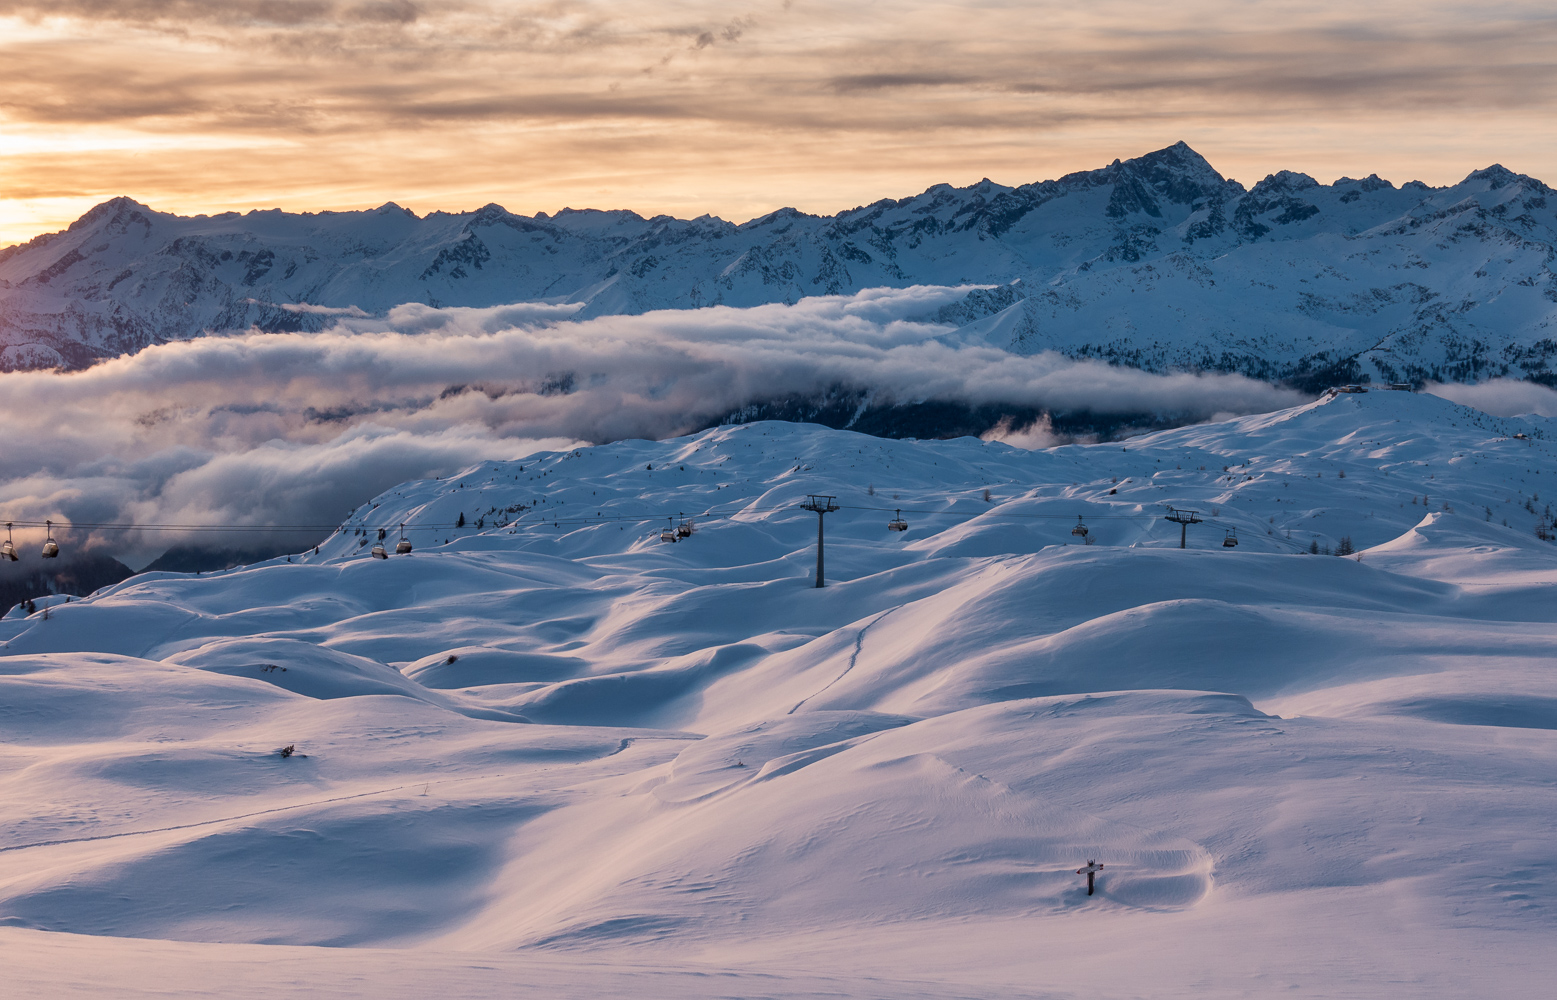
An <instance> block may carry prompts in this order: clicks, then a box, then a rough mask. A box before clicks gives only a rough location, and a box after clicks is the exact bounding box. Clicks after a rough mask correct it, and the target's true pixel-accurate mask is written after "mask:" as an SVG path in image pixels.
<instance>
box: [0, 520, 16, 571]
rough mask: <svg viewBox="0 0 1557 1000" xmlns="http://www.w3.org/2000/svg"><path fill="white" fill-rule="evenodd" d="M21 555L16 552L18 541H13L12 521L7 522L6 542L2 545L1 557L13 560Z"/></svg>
mask: <svg viewBox="0 0 1557 1000" xmlns="http://www.w3.org/2000/svg"><path fill="white" fill-rule="evenodd" d="M20 558H21V557H20V556H18V555H17V554H16V543H15V542H13V541H11V522H10V521H7V522H5V544H4V545H0V559H9V560H11V561H12V562H16V560H18V559H20Z"/></svg>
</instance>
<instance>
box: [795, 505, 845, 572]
mask: <svg viewBox="0 0 1557 1000" xmlns="http://www.w3.org/2000/svg"><path fill="white" fill-rule="evenodd" d="M836 499H838V498H837V497H824V496H820V495H818V494H815V493H812V494H811V495H810V496H808V497H806V502H805V503H803V504H801V505H800V509H801V510H814V511H816V585H817V586H818V587H820V586H822V515H823V514H831V513H832V512H833V511H835V510H837V509H838V505H837V504H835V503H833V501H834V500H836Z"/></svg>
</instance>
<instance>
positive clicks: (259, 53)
mask: <svg viewBox="0 0 1557 1000" xmlns="http://www.w3.org/2000/svg"><path fill="white" fill-rule="evenodd" d="M0 66H3V67H4V72H3V73H0V245H4V244H6V243H10V242H15V241H19V240H23V239H26V238H28V237H30V236H32V235H34V234H36V233H38V232H42V231H48V230H53V229H57V228H61V227H62V226H63V225H64V224H66V223H68V222H69V221H70V220H71V219H74V218H75V217H76V216H78V215H79V214H80V213H81V212H82V211H83V210H84V209H85V208H87V207H89V206H90V205H91V204H94V203H96V202H98V201H100V200H102V199H104V198H107V197H110V196H113V195H116V194H128V195H132V196H134V197H136V198H138V199H140V200H142V201H145V202H148V203H150V204H152V205H153V206H155V207H157V208H160V209H165V210H172V211H179V212H186V213H193V212H211V211H221V210H225V209H229V208H236V209H247V208H253V207H282V208H287V209H291V210H308V209H319V208H358V207H367V206H372V205H377V204H381V203H382V202H384V201H386V200H391V199H392V200H395V201H398V202H400V203H402V204H404V205H406V206H408V207H411V208H413V209H415V210H417V211H420V212H425V211H429V210H433V209H440V208H441V209H448V210H458V209H466V208H473V207H476V206H479V205H481V204H484V203H486V202H489V201H496V202H499V203H501V204H503V205H505V206H507V207H508V208H510V209H512V210H515V211H523V212H527V213H528V212H535V211H538V210H543V209H544V210H547V211H554V210H555V209H557V208H560V207H563V206H572V207H600V208H606V207H626V208H633V209H636V210H638V211H640V212H644V213H655V212H668V213H672V214H676V215H681V216H695V215H698V214H701V213H703V212H711V213H714V214H718V215H722V216H724V217H726V218H730V219H733V220H736V221H742V220H745V219H747V218H750V217H752V216H754V215H757V214H760V213H763V212H766V211H768V210H770V209H772V208H774V207H778V206H782V205H795V206H797V207H800V208H802V209H805V210H808V211H815V212H827V213H831V212H834V211H837V210H839V209H841V208H848V207H852V206H853V205H856V204H862V203H865V202H869V201H873V200H875V199H877V198H879V197H883V196H888V195H904V194H910V193H914V192H917V191H919V190H922V189H923V188H925V187H927V186H928V185H930V184H932V183H937V182H940V181H949V182H952V183H958V184H966V183H970V182H973V181H976V180H978V179H979V178H981V177H984V176H989V177H991V178H993V179H995V180H998V181H1001V182H1003V183H1012V184H1015V183H1024V182H1027V181H1033V180H1040V179H1043V178H1046V177H1051V176H1057V175H1059V174H1061V173H1064V172H1068V171H1071V170H1077V169H1086V168H1091V167H1094V166H1099V165H1102V164H1104V163H1106V162H1108V161H1110V160H1112V159H1113V158H1114V157H1116V156H1119V157H1128V156H1131V155H1135V154H1138V153H1141V152H1145V151H1148V150H1151V149H1155V148H1159V147H1162V146H1165V145H1168V144H1170V143H1172V142H1174V141H1176V140H1179V139H1184V140H1186V141H1188V142H1189V143H1190V144H1191V145H1192V146H1194V147H1195V148H1197V149H1199V150H1200V151H1201V152H1202V153H1204V154H1205V155H1206V156H1208V157H1209V158H1210V159H1211V161H1212V163H1213V164H1215V165H1216V166H1217V167H1218V168H1219V169H1221V170H1222V171H1223V173H1225V174H1227V175H1229V176H1232V177H1235V178H1237V179H1239V180H1242V181H1244V182H1245V183H1252V182H1253V181H1255V180H1258V179H1259V178H1260V177H1262V176H1264V175H1265V174H1266V173H1268V172H1270V171H1272V170H1276V169H1280V168H1284V167H1285V168H1290V169H1300V170H1304V171H1307V172H1309V173H1312V174H1314V175H1316V176H1318V177H1319V178H1320V179H1322V180H1330V179H1333V178H1334V177H1336V176H1339V175H1341V174H1349V175H1354V176H1359V175H1366V174H1368V173H1371V172H1375V171H1376V172H1378V173H1379V174H1381V175H1383V176H1385V177H1388V178H1390V179H1392V180H1394V181H1396V182H1397V183H1398V182H1401V181H1405V180H1409V179H1412V178H1419V179H1422V180H1425V181H1428V182H1430V183H1435V184H1440V183H1446V182H1449V181H1452V180H1455V179H1458V178H1459V177H1462V176H1463V175H1464V174H1466V173H1467V172H1469V171H1470V170H1472V169H1475V168H1479V167H1483V166H1486V165H1487V164H1488V163H1491V162H1494V161H1499V162H1502V163H1504V164H1505V165H1506V166H1508V167H1510V168H1512V169H1514V170H1518V171H1521V172H1525V173H1530V174H1534V175H1536V176H1541V177H1544V178H1546V179H1548V180H1557V130H1553V129H1551V128H1550V127H1549V125H1550V122H1551V121H1552V120H1553V113H1554V111H1557V108H1554V103H1557V9H1554V8H1553V6H1552V4H1551V3H1550V2H1549V0H1547V2H1523V0H1513V2H1497V0H1491V2H1483V3H1478V4H1470V3H1466V2H1458V0H1457V2H1445V0H1414V2H1409V3H1407V2H1397V0H1374V2H1370V3H1365V4H1359V3H1355V2H1348V3H1341V2H1337V0H1308V2H1287V0H1179V2H1176V3H1172V4H1164V3H1161V2H1151V3H1147V2H1138V0H1094V2H1089V3H1085V4H1079V3H1075V2H1073V0H1065V2H1049V0H980V2H962V3H944V2H934V0H874V2H847V0H828V2H822V0H760V2H752V3H741V2H729V0H724V2H718V3H714V2H703V0H636V2H633V3H626V2H604V0H544V2H524V0H511V2H503V0H450V2H442V0H0Z"/></svg>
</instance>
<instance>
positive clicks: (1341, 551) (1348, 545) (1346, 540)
mask: <svg viewBox="0 0 1557 1000" xmlns="http://www.w3.org/2000/svg"><path fill="white" fill-rule="evenodd" d="M1356 551H1357V550H1356V548H1354V547H1353V546H1352V536H1351V535H1342V536H1341V541H1340V544H1339V545H1337V546H1336V547H1335V554H1336V555H1338V556H1349V555H1351V554H1352V553H1353V552H1356Z"/></svg>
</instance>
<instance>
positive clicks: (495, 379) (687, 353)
mask: <svg viewBox="0 0 1557 1000" xmlns="http://www.w3.org/2000/svg"><path fill="white" fill-rule="evenodd" d="M966 292H967V289H965V288H964V289H954V288H940V287H915V288H908V289H878V290H869V291H864V292H861V293H858V294H856V295H853V296H838V297H821V298H814V299H804V300H801V301H800V302H799V303H798V304H796V305H767V306H760V307H756V308H751V309H731V308H710V309H702V310H676V311H666V312H657V313H649V314H646V315H641V316H609V317H602V318H598V319H591V320H586V321H577V322H575V321H571V320H569V319H568V317H569V316H570V315H571V310H572V309H573V307H571V306H552V305H544V304H521V305H515V306H504V307H496V308H490V309H468V308H451V309H434V308H431V307H428V306H423V305H416V304H409V305H405V306H401V307H398V308H396V309H394V310H392V311H391V312H390V313H389V314H388V316H387V318H385V319H367V318H361V317H352V316H343V317H341V319H340V321H339V324H338V325H337V326H335V327H333V328H332V329H330V330H328V331H326V332H324V333H316V334H306V333H300V334H259V333H251V334H244V335H237V336H230V337H208V338H203V339H200V340H195V341H192V342H186V343H177V344H169V345H164V346H160V347H155V348H152V349H149V350H147V351H144V352H142V353H140V354H137V355H134V356H130V357H123V358H118V359H115V360H112V361H109V362H106V363H103V364H100V365H97V366H95V367H93V368H91V369H90V370H87V371H84V372H79V373H74V374H54V373H44V372H33V373H13V374H8V375H5V376H3V382H4V387H5V392H4V393H3V394H0V420H3V421H4V423H5V426H6V427H7V428H9V430H10V433H9V434H8V435H7V437H8V441H7V445H6V456H7V461H6V463H5V467H4V471H3V473H0V476H3V479H0V507H3V513H4V517H6V518H8V519H16V520H23V519H26V520H36V519H43V518H54V519H56V520H57V521H70V522H133V523H137V524H169V523H172V524H209V525H215V524H224V525H261V526H262V525H334V524H337V523H339V522H340V521H341V520H343V519H344V517H345V515H346V513H347V511H348V510H349V509H350V508H352V507H355V506H356V505H357V504H359V503H361V502H362V501H364V500H366V499H368V498H369V497H371V496H373V495H374V494H376V493H378V492H380V491H382V490H384V489H387V488H388V487H390V486H392V485H393V484H395V483H399V482H403V481H405V480H408V479H417V478H426V477H433V476H443V475H448V474H451V473H453V472H455V471H457V470H459V469H461V468H464V467H466V466H468V465H470V464H471V463H473V462H476V461H479V460H482V459H516V458H522V457H524V456H526V455H529V454H532V453H534V452H536V451H538V450H543V449H552V448H566V447H569V446H572V445H574V444H577V443H590V442H603V441H612V440H620V439H625V438H656V439H657V438H663V437H667V436H671V435H675V434H681V433H686V432H689V431H693V430H697V429H700V428H703V427H706V426H709V425H711V424H715V423H718V422H719V421H720V420H721V419H724V418H726V417H728V416H730V415H731V414H735V413H738V412H739V411H740V410H741V409H742V408H743V407H749V406H752V405H754V404H760V403H764V402H771V401H775V400H778V401H782V400H785V399H795V398H820V397H827V396H829V395H831V396H835V397H836V396H839V395H843V396H848V394H850V393H861V392H863V393H867V394H868V399H869V401H870V402H871V403H873V404H876V405H891V404H894V403H903V404H906V403H916V402H921V401H939V402H946V403H952V404H958V405H965V406H984V405H996V406H1009V407H1013V408H1017V409H1021V408H1026V409H1029V410H1043V411H1056V412H1093V413H1105V414H1134V415H1144V416H1154V417H1156V418H1158V419H1168V420H1173V421H1175V422H1193V421H1198V420H1205V419H1209V418H1211V417H1213V416H1216V415H1218V414H1242V413H1257V412H1265V411H1269V410H1273V409H1276V408H1279V407H1284V406H1290V405H1293V404H1294V403H1297V402H1300V401H1301V399H1302V397H1300V396H1299V395H1298V394H1296V393H1294V392H1291V391H1288V390H1284V389H1280V388H1276V387H1272V386H1270V385H1267V384H1265V383H1262V382H1258V381H1254V380H1251V379H1248V378H1244V377H1242V376H1237V375H1194V374H1170V375H1152V374H1147V373H1143V372H1140V371H1136V370H1131V369H1125V368H1117V367H1110V366H1108V365H1105V364H1101V363H1096V362H1077V361H1072V360H1068V359H1065V358H1062V357H1059V356H1058V355H1054V354H1042V355H1037V356H1031V357H1023V356H1018V355H1014V354H1011V353H1009V352H1007V351H1005V350H1002V349H999V348H996V347H992V346H990V345H988V344H987V343H984V342H983V341H982V340H981V339H980V338H979V337H978V336H977V335H976V334H968V333H966V332H959V331H956V330H953V329H952V328H950V327H947V326H944V325H938V324H935V323H932V322H928V321H926V320H925V319H924V317H925V316H926V315H928V314H931V313H933V312H935V311H936V310H937V309H938V308H940V307H942V306H944V305H946V304H947V303H950V302H954V301H956V300H957V299H958V298H960V297H961V296H963V295H965V294H966ZM989 436H993V437H1001V438H1003V439H1006V440H1010V441H1011V443H1013V444H1019V445H1022V446H1025V447H1041V446H1044V445H1047V444H1051V443H1053V439H1052V438H1051V437H1050V436H1049V435H1048V434H1046V433H1045V432H1044V431H1043V425H1042V424H1041V423H1040V424H1039V425H1038V426H1037V427H1034V426H1032V425H1031V422H1030V421H1029V422H1028V426H1022V425H1021V424H1020V423H1017V424H1012V423H1011V422H1005V423H1003V424H997V425H996V426H994V427H992V428H991V430H990V433H989ZM326 530H327V529H326ZM324 533H325V531H323V530H308V531H301V532H299V533H298V534H297V535H295V536H287V538H286V539H285V540H287V541H291V542H293V543H295V544H296V545H298V546H299V547H301V546H303V545H306V544H310V543H311V542H312V541H314V540H317V538H319V537H322V536H323V534H324ZM255 537H256V536H255V535H253V534H248V535H242V534H233V535H226V536H223V535H213V534H201V535H192V536H186V535H181V534H178V533H173V532H156V533H150V532H146V533H124V532H117V531H116V532H111V533H103V534H98V535H88V533H86V532H77V533H75V534H74V535H73V536H72V538H73V539H74V542H75V545H76V547H77V548H78V549H79V548H81V547H83V546H88V545H94V544H95V545H106V546H107V547H109V549H110V550H111V551H112V552H113V553H114V554H115V555H116V556H118V557H119V558H121V559H123V560H125V561H126V562H128V563H129V564H131V565H132V566H134V565H140V564H144V563H145V562H146V561H148V560H150V559H152V558H154V557H155V556H156V555H158V554H159V553H160V552H161V551H162V550H163V549H165V548H166V547H167V546H168V545H170V544H174V543H176V542H187V541H190V540H191V539H193V540H195V541H198V542H200V543H203V544H223V545H229V546H236V545H246V544H253V542H254V539H255ZM263 537H265V538H266V540H267V541H276V540H279V539H277V538H276V536H263Z"/></svg>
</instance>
